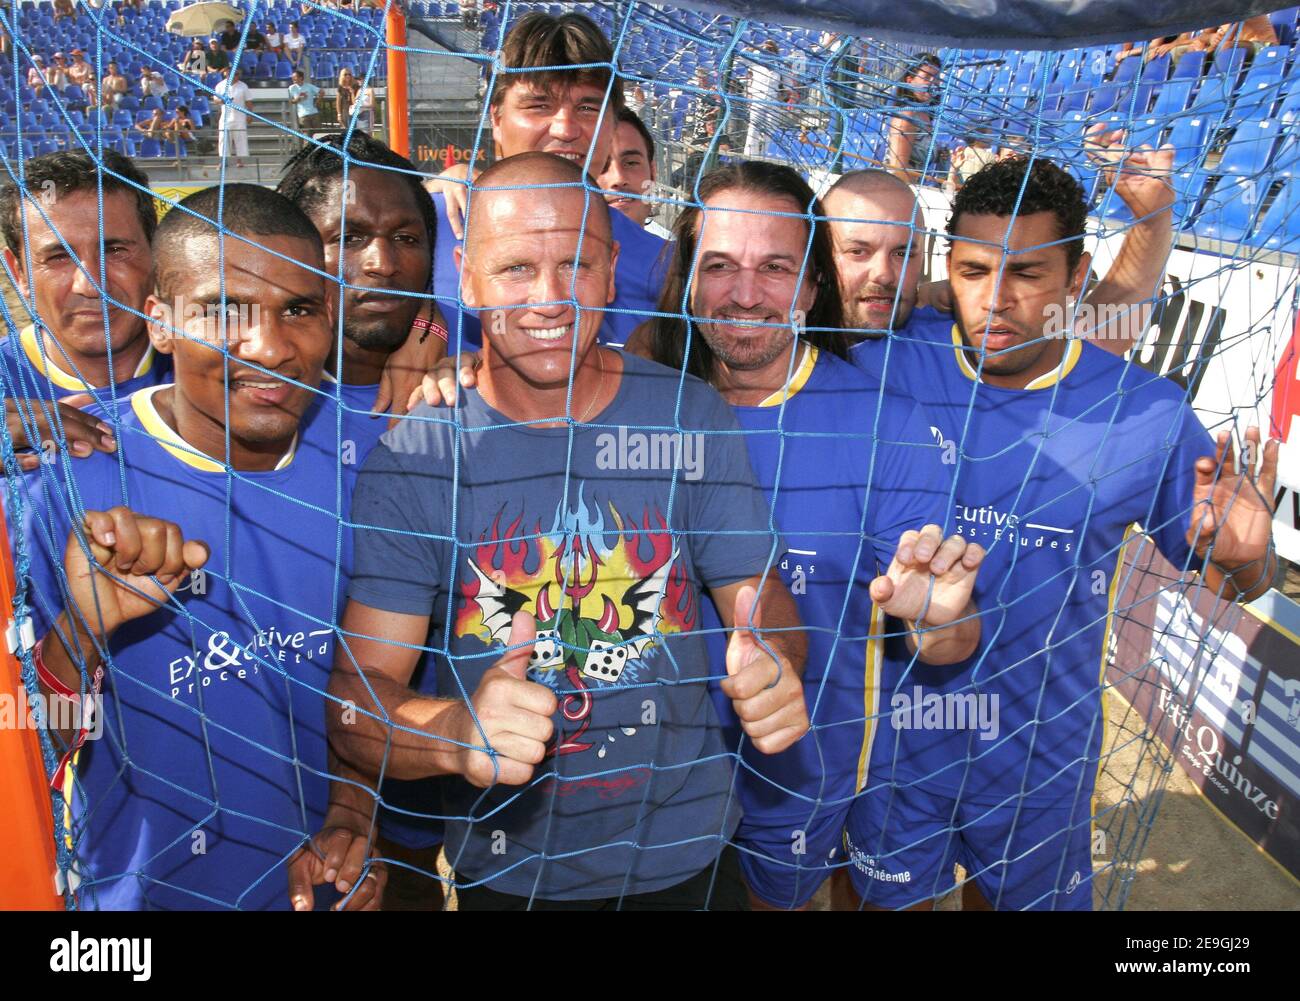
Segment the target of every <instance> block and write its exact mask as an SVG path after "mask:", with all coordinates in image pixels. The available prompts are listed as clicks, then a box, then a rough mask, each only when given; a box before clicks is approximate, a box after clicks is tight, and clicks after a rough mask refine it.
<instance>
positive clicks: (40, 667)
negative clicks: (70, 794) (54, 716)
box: [32, 639, 104, 792]
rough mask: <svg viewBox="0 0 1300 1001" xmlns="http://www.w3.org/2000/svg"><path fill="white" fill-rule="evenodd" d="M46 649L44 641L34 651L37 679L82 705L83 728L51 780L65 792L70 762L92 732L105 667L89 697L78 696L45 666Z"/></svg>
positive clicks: (99, 671) (57, 789)
mask: <svg viewBox="0 0 1300 1001" xmlns="http://www.w3.org/2000/svg"><path fill="white" fill-rule="evenodd" d="M44 647H45V640H44V639H42V640H41V641H40V642H39V643H37V644H36V648H35V649H34V650H33V651H32V660H33V662H34V663H35V664H36V677H37V678H38V679H39V680H40V681H41V683H42V684H44V685H45V687H46V688H48V689H49V690H50V691H51V692H52V693H53V694H54V695H55V696H57V697H58V698H62V699H68V700H69V701H71V702H76V703H79V704H80V705H81V721H80V722H81V728H80V729H79V730H77V735H76V737H75V738H74V739H73V741H72V746H71V747H69V748H68V750H67V752H66V753H65V754H64V755H63V757H62V758H61V759H60V760H59V766H58V768H56V769H55V770H54V778H52V779H50V788H51V789H53V790H54V791H55V792H62V791H63V776H64V775H65V774H67V769H68V762H69V761H71V760H72V756H73V755H74V754H76V753H77V752H78V751H79V750H81V745H82V744H84V743H85V742H86V734H88V733H89V732H90V726H91V723H92V722H93V720H94V713H95V708H96V702H97V699H98V696H99V692H100V689H101V688H102V687H103V684H104V665H103V664H100V665H99V666H98V667H97V668H95V673H94V674H93V675H92V676H91V679H90V692H89V694H87V695H78V694H77V693H76V692H74V691H73V690H72V689H71V688H69V687H68V686H67V685H65V684H64V683H63V682H62V681H60V680H59V679H58V678H57V677H55V675H54V672H53V671H51V670H50V669H49V668H48V667H46V666H45V658H44V656H42V653H41V651H42V650H43V649H44Z"/></svg>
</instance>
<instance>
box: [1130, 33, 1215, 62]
mask: <svg viewBox="0 0 1300 1001" xmlns="http://www.w3.org/2000/svg"><path fill="white" fill-rule="evenodd" d="M1216 33H1217V30H1216V29H1214V28H1204V29H1202V30H1201V31H1184V32H1183V33H1182V34H1181V35H1165V36H1163V37H1161V38H1156V39H1153V40H1152V42H1151V44H1150V45H1148V46H1147V54H1146V60H1147V62H1150V61H1151V60H1152V59H1159V58H1160V57H1161V56H1168V57H1169V60H1170V62H1175V63H1176V62H1178V60H1179V59H1181V58H1183V56H1185V55H1186V54H1187V53H1189V52H1212V51H1214V42H1215V35H1216Z"/></svg>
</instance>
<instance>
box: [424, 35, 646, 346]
mask: <svg viewBox="0 0 1300 1001" xmlns="http://www.w3.org/2000/svg"><path fill="white" fill-rule="evenodd" d="M500 59H501V64H502V66H504V67H507V68H508V69H509V70H510V71H511V72H504V73H499V74H497V76H496V86H495V88H494V89H493V91H492V95H491V97H490V98H489V107H488V114H489V119H490V121H491V124H492V140H493V143H494V145H495V147H496V155H497V158H498V159H503V158H505V157H510V156H515V155H516V154H519V153H527V152H531V151H535V152H544V153H553V154H554V155H556V156H561V157H564V158H565V159H566V160H571V161H572V162H574V163H575V164H577V165H578V166H580V167H582V168H583V170H584V171H586V172H587V173H589V174H591V175H592V176H596V175H599V174H600V173H601V172H602V171H603V170H604V169H605V164H606V163H607V162H608V161H609V158H610V153H611V151H612V149H613V141H614V119H615V116H616V115H617V114H618V112H619V111H620V110H621V109H622V108H623V90H622V88H621V87H620V86H617V85H615V86H612V87H611V85H610V71H609V69H608V68H606V67H607V66H608V65H609V64H612V63H613V61H614V51H613V48H612V47H611V46H610V44H609V39H607V38H606V37H605V36H604V34H603V33H602V32H601V30H600V28H599V27H597V26H596V24H595V22H593V21H592V20H591V19H590V18H588V17H586V16H585V15H583V14H575V13H570V14H563V15H561V16H559V17H553V16H551V15H549V14H542V13H540V12H536V11H535V12H533V13H531V14H525V15H524V16H523V17H521V18H520V19H519V20H518V21H516V22H515V23H514V26H513V27H512V28H511V29H510V32H509V33H508V34H507V35H506V38H505V41H504V43H503V44H502V46H501V53H500ZM574 66H580V67H584V68H583V69H568V68H563V67H574ZM557 67H559V68H557ZM443 176H444V178H446V177H459V178H461V179H463V178H464V177H465V169H464V168H463V167H462V168H459V170H458V171H456V172H455V173H451V172H449V173H447V174H444V175H443ZM530 183H540V182H535V181H528V180H524V181H522V182H521V184H523V185H527V184H530ZM439 188H440V193H439V194H436V195H435V196H434V200H435V202H437V204H438V214H439V232H438V252H437V255H436V261H435V265H434V292H435V293H436V295H437V296H438V304H439V305H440V306H441V307H442V309H443V312H444V314H445V315H446V317H447V329H448V331H449V341H448V345H449V348H450V350H451V351H453V352H456V351H460V350H474V349H476V348H477V347H478V345H479V344H480V342H481V337H482V334H481V328H480V326H479V321H478V319H477V317H476V316H475V315H474V311H473V310H466V309H462V308H461V306H460V305H459V301H458V289H459V287H460V273H459V272H458V271H457V270H456V264H455V261H454V260H453V258H452V253H453V250H454V248H455V247H457V246H458V245H459V240H460V238H461V237H462V236H463V235H464V234H463V227H462V226H461V225H460V219H461V216H462V214H463V213H464V206H465V201H466V196H467V195H468V197H469V198H470V199H472V198H473V191H472V189H469V190H467V189H466V186H465V184H464V183H448V182H445V181H444V182H443V183H441V184H440V185H439ZM574 221H575V223H577V222H581V218H579V219H577V220H574ZM613 230H614V239H615V240H616V241H617V242H618V244H619V246H621V247H622V253H621V254H620V255H619V259H618V266H617V279H618V281H617V289H616V293H615V297H614V300H613V302H611V303H610V304H609V310H608V311H607V312H606V314H605V328H604V329H602V331H601V333H600V338H601V341H602V342H603V343H614V344H622V343H624V342H625V341H626V340H627V338H628V336H629V335H630V334H631V332H632V330H633V329H634V328H635V327H636V326H637V324H639V323H640V322H641V321H642V320H644V319H645V318H646V314H648V313H650V312H653V310H654V308H655V302H656V300H657V299H658V297H659V286H660V284H661V282H660V275H659V272H658V270H657V269H656V267H655V265H656V263H657V262H658V260H659V255H660V253H661V251H662V250H663V247H664V241H663V240H661V239H659V238H658V237H656V236H654V235H653V234H651V233H649V232H647V231H646V230H645V229H644V228H642V227H641V226H640V225H638V224H637V223H635V222H634V221H633V220H631V219H629V218H628V217H626V216H624V215H622V214H621V213H619V214H617V215H615V216H614V217H613Z"/></svg>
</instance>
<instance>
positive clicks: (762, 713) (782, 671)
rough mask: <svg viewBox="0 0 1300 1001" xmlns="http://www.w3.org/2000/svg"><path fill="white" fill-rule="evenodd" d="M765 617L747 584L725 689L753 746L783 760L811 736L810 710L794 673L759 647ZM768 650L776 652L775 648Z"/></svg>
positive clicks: (737, 611) (739, 602) (736, 619)
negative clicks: (796, 744) (792, 747)
mask: <svg viewBox="0 0 1300 1001" xmlns="http://www.w3.org/2000/svg"><path fill="white" fill-rule="evenodd" d="M760 613H761V609H760V607H759V604H758V601H757V592H756V591H755V590H754V588H753V587H752V586H751V585H748V584H746V585H745V586H744V587H742V588H741V589H740V590H739V591H737V592H736V607H735V617H734V618H733V619H732V625H733V627H734V630H735V631H734V632H732V634H731V641H730V642H729V643H728V644H727V678H726V679H725V680H724V681H723V682H722V686H721V687H722V691H723V694H725V695H726V696H727V698H729V699H731V703H732V705H733V706H734V707H735V710H736V715H737V716H738V717H739V718H740V724H741V726H742V727H744V730H745V733H746V734H747V735H748V736H749V739H750V740H751V741H752V742H753V744H754V746H755V747H756V748H758V750H760V751H762V752H763V753H764V754H778V753H780V752H781V751H784V750H785V749H786V748H787V747H789V746H790V745H791V744H793V743H794V742H795V741H796V740H798V739H799V738H800V737H802V736H803V735H804V734H805V733H807V732H808V709H807V707H806V706H805V705H804V700H803V682H802V681H801V680H800V679H799V677H798V675H797V674H796V673H795V671H794V668H793V667H792V666H791V665H790V663H789V662H788V661H787V660H786V659H785V658H784V657H781V656H780V655H779V654H778V655H777V656H776V657H773V655H772V653H769V652H768V650H765V649H763V644H762V643H760V642H759V634H760V631H761V628H762V622H761V621H760V619H761V614H760ZM768 647H769V649H771V650H773V652H775V648H774V647H772V645H771V644H770V643H769V644H768Z"/></svg>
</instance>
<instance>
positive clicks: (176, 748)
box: [23, 184, 383, 910]
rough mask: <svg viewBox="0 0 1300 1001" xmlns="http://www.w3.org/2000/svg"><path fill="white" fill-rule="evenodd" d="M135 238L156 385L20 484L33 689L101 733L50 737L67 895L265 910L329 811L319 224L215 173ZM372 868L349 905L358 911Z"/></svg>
mask: <svg viewBox="0 0 1300 1001" xmlns="http://www.w3.org/2000/svg"><path fill="white" fill-rule="evenodd" d="M218 215H219V217H220V224H218V222H217V219H218ZM153 250H154V254H155V258H156V259H157V260H158V262H159V264H160V267H159V269H158V275H157V279H156V285H155V288H154V290H153V291H152V293H151V294H150V295H149V296H148V297H147V298H146V301H145V304H144V305H145V312H146V313H147V315H148V316H149V317H150V324H149V336H150V339H151V341H152V343H153V346H154V348H155V349H156V350H158V351H159V352H162V353H164V354H167V355H169V356H170V357H171V358H172V359H173V363H174V371H175V383H174V384H172V385H164V386H155V387H147V388H145V389H142V390H140V391H138V392H136V393H135V394H133V395H132V396H131V397H129V398H128V399H127V400H126V401H124V406H123V412H122V414H121V417H120V423H119V429H120V431H119V433H120V435H121V437H122V442H121V444H122V457H121V460H120V461H119V459H118V458H117V457H116V456H114V457H109V456H105V455H100V454H95V455H92V456H91V457H89V458H87V459H86V460H84V461H81V462H77V463H72V464H70V465H65V466H62V467H57V468H51V467H47V466H45V465H42V466H41V467H40V469H39V474H38V475H37V476H35V477H32V478H30V479H29V480H28V481H27V482H26V484H25V487H26V492H27V495H28V497H27V499H28V503H27V504H26V505H25V506H24V518H23V528H24V537H25V539H26V540H27V541H28V543H29V545H30V546H31V547H32V550H33V560H32V570H31V573H32V582H33V585H34V587H33V592H32V593H33V596H34V597H33V611H34V613H35V617H36V619H37V622H38V628H37V635H38V636H42V637H43V639H42V641H41V643H40V644H39V645H38V647H37V649H36V654H35V659H36V662H37V674H38V676H39V678H40V681H41V688H42V692H43V694H45V695H46V696H47V697H51V698H72V699H79V698H83V697H85V696H87V695H89V696H91V697H95V696H99V697H101V698H102V700H103V704H102V705H101V706H99V707H98V712H99V713H101V714H102V716H101V718H102V720H104V722H105V732H104V733H103V735H102V736H101V737H100V738H99V739H97V740H94V741H91V742H89V743H87V744H85V745H84V746H82V747H81V749H80V751H79V752H78V753H77V755H76V757H74V751H75V750H76V746H77V744H78V743H79V742H80V740H82V739H84V736H85V731H84V727H83V729H82V730H81V731H80V732H78V731H75V730H74V731H69V732H66V733H63V734H61V735H60V736H61V737H62V738H63V740H64V743H65V746H67V748H68V752H67V755H66V756H65V759H64V764H65V765H67V766H70V770H69V771H66V772H65V771H63V770H61V771H60V776H59V786H60V788H61V789H62V792H63V795H64V796H65V798H67V800H68V801H69V805H70V807H71V811H70V816H71V817H72V824H73V827H72V830H71V832H70V835H71V837H72V839H73V852H74V855H75V856H76V859H77V869H76V871H77V875H78V876H79V878H80V881H81V886H80V889H79V890H78V891H77V897H78V901H79V904H80V906H82V907H84V908H91V909H112V910H117V909H141V908H150V909H194V908H243V909H263V908H274V907H284V906H286V903H285V901H284V894H283V885H284V884H283V879H284V876H283V874H282V871H281V868H280V867H281V866H282V864H283V861H284V859H285V858H286V857H287V856H288V855H290V854H291V853H292V852H293V851H294V849H295V848H296V847H297V846H298V845H299V844H300V843H301V842H302V841H303V840H305V838H306V837H307V836H308V835H309V834H311V833H313V832H315V831H316V830H318V829H319V828H320V827H321V826H322V825H324V824H326V823H328V822H329V821H327V818H326V817H325V816H324V813H325V808H326V803H327V798H328V789H327V780H326V778H325V776H326V775H327V771H326V767H327V762H326V747H325V733H324V713H323V709H322V699H323V696H322V693H323V691H324V689H325V684H326V681H327V677H328V672H329V664H330V659H331V649H332V647H333V636H334V629H333V626H332V624H331V623H332V619H333V616H334V611H335V609H336V607H337V603H338V601H339V599H340V597H341V593H342V589H343V588H344V587H345V585H346V583H347V579H348V572H349V569H350V564H351V556H350V549H349V546H348V545H347V541H346V539H345V540H344V541H343V543H342V544H341V545H340V546H336V545H334V544H325V545H322V542H323V541H327V540H333V539H334V538H335V537H336V532H337V526H338V524H339V522H340V521H341V520H346V518H347V517H348V506H347V505H348V498H349V495H350V490H349V487H350V478H349V471H348V467H346V466H342V468H340V466H341V464H340V461H339V457H338V455H337V450H336V439H335V436H334V428H333V426H330V427H329V428H328V429H321V428H319V426H315V427H314V426H313V424H312V422H311V421H309V420H308V419H307V415H308V411H309V408H310V407H311V406H312V403H313V400H314V396H315V389H316V387H317V386H318V384H319V383H320V380H321V377H322V375H323V372H324V365H325V362H326V359H327V357H328V355H329V352H330V346H331V343H332V335H331V331H330V322H329V313H328V309H327V305H326V292H325V282H324V279H323V278H322V277H321V271H322V269H323V266H324V257H323V253H322V248H321V240H320V235H319V234H318V233H317V231H316V229H315V228H314V227H313V226H312V224H311V222H310V221H309V220H308V219H307V218H306V217H305V216H304V215H303V214H302V213H301V212H300V211H299V210H298V209H297V208H296V207H295V206H294V205H293V204H292V203H291V202H289V201H287V200H286V199H285V198H283V197H282V196H280V195H277V194H275V193H274V192H272V191H270V190H268V189H266V188H262V187H259V186H256V185H242V184H234V185H227V186H225V188H224V191H223V190H222V189H218V188H208V189H206V190H204V191H200V192H198V193H196V194H193V195H190V196H189V197H187V198H186V199H184V200H183V201H182V202H181V204H180V207H179V208H178V209H176V210H173V211H172V212H171V213H169V214H168V215H167V216H166V217H165V218H164V219H163V220H162V222H161V223H160V224H159V226H158V230H157V232H156V234H155V236H154V246H153ZM216 261H222V263H223V268H218V267H216V266H214V264H213V262H216ZM67 476H71V477H72V482H69V481H68V480H67V479H66V478H65V477H67ZM340 476H341V477H342V487H343V489H342V491H341V492H340V490H339V480H340ZM74 488H75V489H74ZM70 498H76V505H75V506H72V505H71V504H70V501H69V499H70ZM335 498H339V500H337V501H336V500H335ZM145 512H155V513H153V514H146V513H145ZM159 514H164V515H166V516H167V519H168V520H164V519H163V518H160V517H158V515H159ZM172 518H175V519H176V521H174V522H173V521H171V520H170V519H172ZM200 540H201V541H200ZM369 873H370V874H373V875H374V876H375V878H374V879H365V880H364V881H363V882H362V883H361V884H360V885H359V886H357V887H356V889H355V892H353V893H352V895H351V897H350V900H349V906H352V907H358V908H361V907H367V908H373V907H374V906H376V905H377V903H378V900H379V896H380V893H381V891H382V878H383V873H382V869H380V868H379V867H375V866H372V867H371V868H370V870H369Z"/></svg>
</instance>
